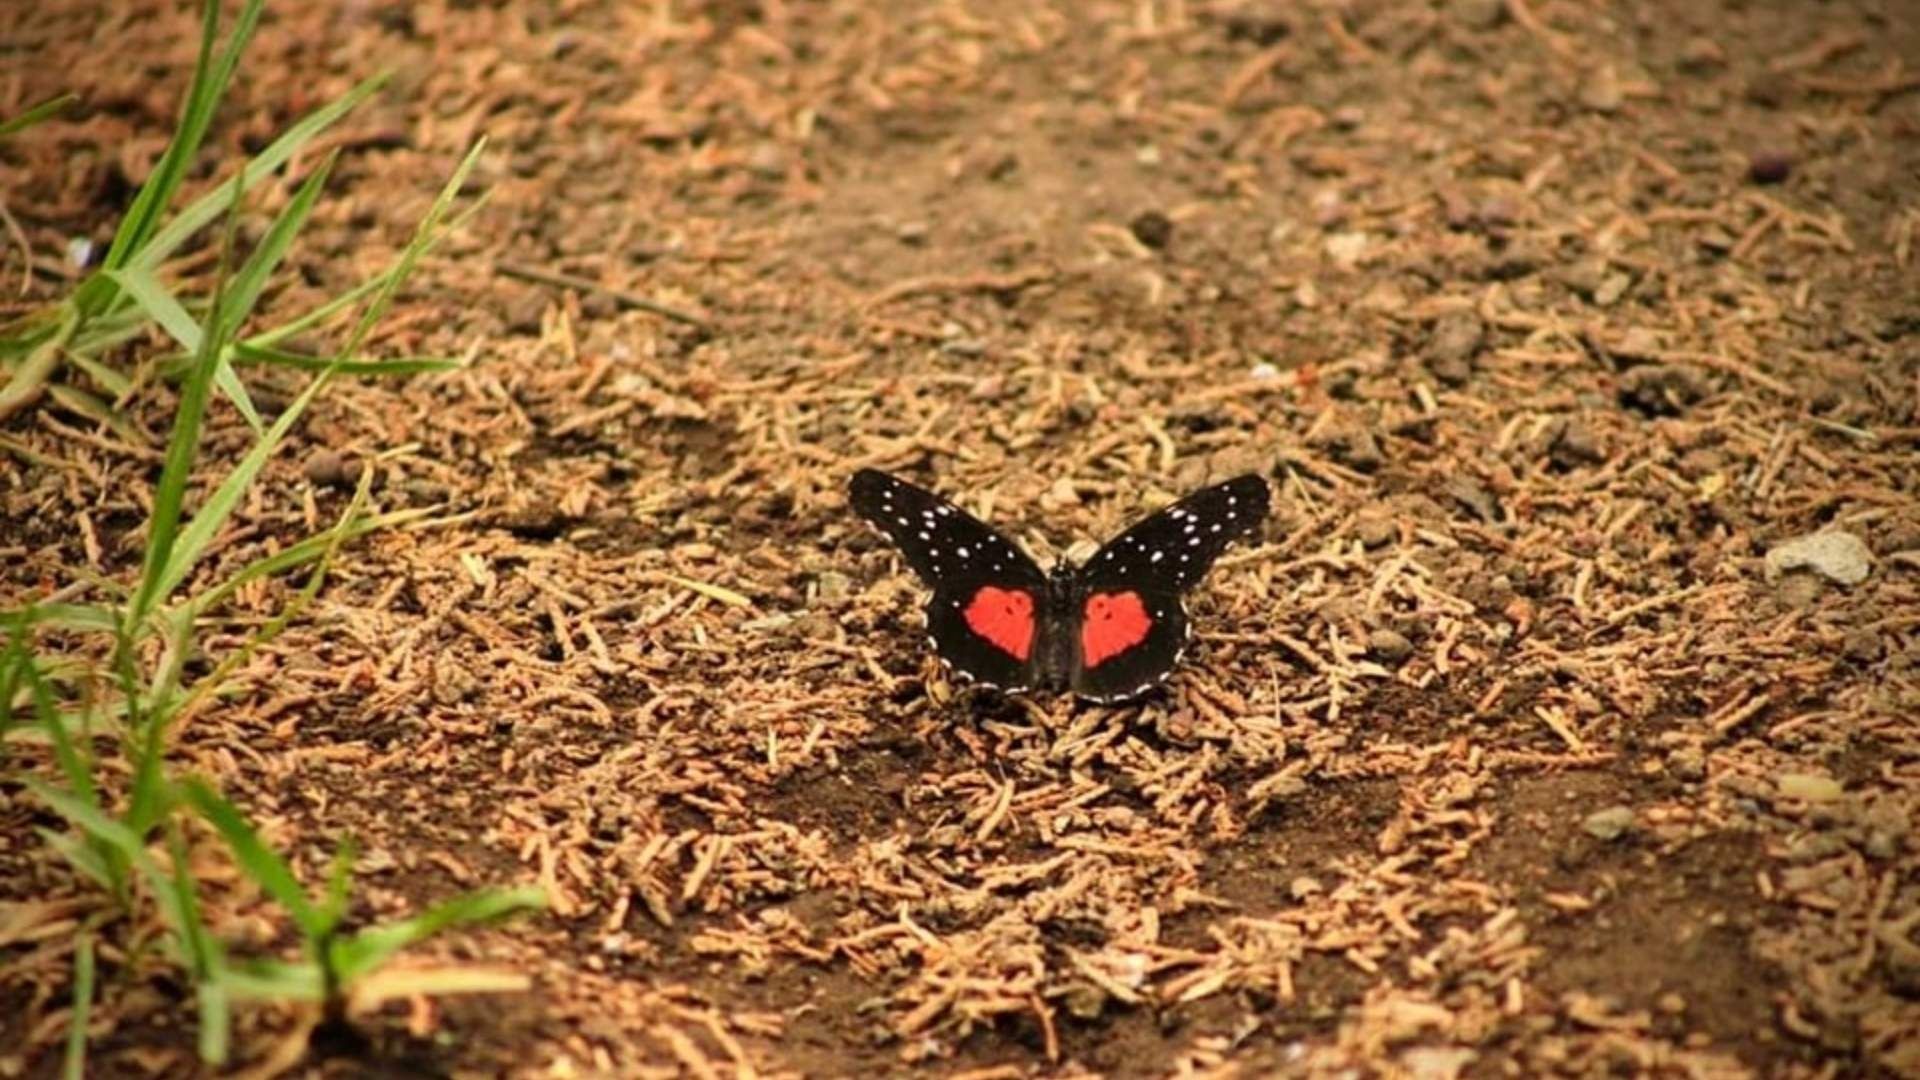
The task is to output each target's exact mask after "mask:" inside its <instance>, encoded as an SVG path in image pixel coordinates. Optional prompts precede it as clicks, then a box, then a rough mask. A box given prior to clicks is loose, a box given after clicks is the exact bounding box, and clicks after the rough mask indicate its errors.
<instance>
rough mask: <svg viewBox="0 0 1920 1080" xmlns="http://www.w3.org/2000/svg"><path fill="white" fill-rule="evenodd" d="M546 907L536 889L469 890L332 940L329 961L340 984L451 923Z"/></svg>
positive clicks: (462, 922)
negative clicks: (410, 915)
mask: <svg viewBox="0 0 1920 1080" xmlns="http://www.w3.org/2000/svg"><path fill="white" fill-rule="evenodd" d="M546 906H547V894H546V893H545V892H544V891H542V890H540V889H531V888H528V889H504V890H489V891H485V892H476V893H469V894H467V895H466V896H459V897H455V898H454V899H452V900H448V901H446V902H445V903H442V904H436V905H435V906H433V907H431V908H428V909H427V910H426V911H424V912H422V913H421V914H419V915H416V916H414V917H413V918H411V919H402V920H400V921H398V922H392V923H387V924H386V925H384V926H375V927H372V928H370V929H367V930H363V931H361V932H360V933H358V934H355V935H354V936H352V937H350V938H346V939H342V940H338V941H335V942H334V943H333V948H332V949H331V950H330V952H331V953H332V957H331V963H332V966H333V969H334V971H335V972H336V973H337V974H338V975H339V978H340V983H341V985H343V986H351V985H352V984H353V983H354V981H355V980H357V979H359V978H360V977H361V976H364V975H366V974H368V973H369V972H371V971H373V970H374V969H376V968H378V967H379V966H380V965H382V964H384V963H386V962H387V961H388V960H390V959H392V958H393V956H394V954H395V953H398V952H399V951H400V950H401V949H404V948H406V947H407V946H409V945H415V944H418V943H419V942H422V941H425V940H426V939H427V938H430V937H432V936H433V935H435V934H437V933H439V932H440V931H442V930H446V929H448V928H450V927H455V926H467V925H471V924H473V923H479V922H487V921H490V920H493V919H499V918H504V917H506V916H508V915H512V914H515V913H517V912H522V911H537V910H540V909H542V908H545V907H546Z"/></svg>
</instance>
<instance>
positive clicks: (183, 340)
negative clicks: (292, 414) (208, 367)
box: [106, 267, 261, 433]
mask: <svg viewBox="0 0 1920 1080" xmlns="http://www.w3.org/2000/svg"><path fill="white" fill-rule="evenodd" d="M106 274H107V276H108V277H109V278H111V279H113V282H114V284H116V285H118V286H120V289H121V291H122V292H124V293H126V294H127V296H128V298H130V299H131V300H132V301H133V302H134V303H135V304H137V305H139V307H140V310H142V311H144V312H146V313H147V314H148V315H150V316H152V318H153V321H154V322H156V323H158V324H159V325H160V328H161V329H162V330H165V331H166V332H167V336H168V337H171V338H172V339H173V340H175V341H177V342H179V343H180V346H181V348H184V349H186V350H187V351H188V352H189V353H196V354H197V353H198V352H199V350H200V341H201V338H202V337H203V336H204V335H203V334H202V333H201V331H200V324H199V323H197V322H194V321H193V316H192V315H190V314H188V313H187V308H186V305H185V304H182V303H181V302H180V298H179V297H177V296H175V295H173V293H172V292H170V291H169V290H168V289H167V287H166V286H164V285H162V284H161V283H160V279H159V278H157V277H155V276H154V275H153V273H152V272H151V271H148V270H144V269H141V268H140V267H127V268H125V269H121V270H109V271H106ZM237 280H238V279H237V277H236V281H237ZM254 288H255V295H256V296H257V295H258V288H259V286H257V285H255V286H254ZM228 325H233V320H232V319H229V320H228ZM213 382H214V385H215V386H217V387H219V388H220V392H221V393H222V394H225V395H226V397H227V400H229V401H231V402H233V405H234V408H236V409H239V410H240V415H241V416H242V417H244V418H245V419H246V421H247V426H249V427H251V428H253V430H254V431H255V432H256V433H258V432H259V431H260V429H261V423H260V412H259V410H258V409H256V408H254V405H253V397H252V395H250V394H248V393H247V388H246V387H245V386H244V385H242V384H241V382H240V376H239V375H237V374H236V373H235V372H234V370H233V364H232V363H231V362H230V361H229V360H228V359H227V357H226V356H224V355H222V356H221V357H220V359H219V361H218V362H217V363H216V365H215V367H214V370H213Z"/></svg>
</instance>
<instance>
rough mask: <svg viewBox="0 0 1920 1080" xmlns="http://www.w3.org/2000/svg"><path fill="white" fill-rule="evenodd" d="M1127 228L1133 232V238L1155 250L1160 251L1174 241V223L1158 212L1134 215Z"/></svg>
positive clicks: (1150, 211)
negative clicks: (1170, 241) (1168, 242)
mask: <svg viewBox="0 0 1920 1080" xmlns="http://www.w3.org/2000/svg"><path fill="white" fill-rule="evenodd" d="M1127 228H1129V229H1131V230H1132V231H1133V238H1134V239H1135V240H1138V241H1140V242H1141V243H1143V244H1145V245H1147V246H1148V247H1150V248H1152V249H1154V250H1155V251H1158V250H1160V249H1161V248H1164V247H1166V246H1167V241H1169V240H1171V239H1173V221H1172V219H1170V218H1168V217H1167V215H1165V214H1163V213H1161V212H1160V211H1158V210H1144V211H1142V212H1140V213H1139V214H1136V215H1134V219H1133V221H1131V222H1129V223H1128V225H1127Z"/></svg>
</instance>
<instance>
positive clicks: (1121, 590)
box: [1073, 475, 1271, 701]
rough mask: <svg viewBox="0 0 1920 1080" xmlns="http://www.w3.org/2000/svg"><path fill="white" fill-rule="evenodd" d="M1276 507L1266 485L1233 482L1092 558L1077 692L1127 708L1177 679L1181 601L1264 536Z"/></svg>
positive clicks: (1085, 580) (1082, 607)
mask: <svg viewBox="0 0 1920 1080" xmlns="http://www.w3.org/2000/svg"><path fill="white" fill-rule="evenodd" d="M1270 503H1271V495H1270V494H1269V492H1268V489H1267V482H1266V481H1265V480H1263V479H1261V478H1260V477H1258V476H1252V475H1249V476H1241V477H1236V478H1235V479H1232V480H1228V481H1226V482H1225V483H1221V484H1215V485H1214V486H1212V487H1209V488H1203V489H1202V490H1200V491H1196V492H1194V493H1193V494H1191V495H1189V496H1187V497H1186V498H1184V499H1181V500H1180V501H1179V502H1176V503H1174V504H1173V505H1172V506H1169V507H1167V508H1166V509H1164V510H1161V511H1159V512H1158V513H1155V514H1151V515H1148V516H1147V517H1146V518H1144V519H1142V520H1141V521H1139V522H1137V523H1136V524H1134V525H1133V526H1132V527H1131V528H1129V529H1127V531H1125V532H1123V533H1121V534H1120V535H1119V536H1117V537H1114V538H1113V540H1111V541H1109V542H1108V543H1107V545H1106V546H1105V547H1103V548H1101V549H1100V550H1099V551H1097V552H1095V553H1094V556H1093V558H1091V559H1089V560H1087V563H1086V565H1085V566H1083V567H1081V568H1080V573H1079V582H1080V589H1079V597H1078V603H1079V625H1078V627H1076V629H1075V638H1076V642H1075V644H1076V656H1077V657H1078V663H1077V664H1076V665H1075V667H1074V674H1073V688H1074V692H1075V693H1077V694H1079V695H1080V696H1081V697H1086V698H1092V699H1094V700H1096V701H1122V700H1125V699H1127V698H1131V697H1135V696H1138V695H1139V694H1142V693H1144V692H1146V691H1147V690H1150V689H1152V688H1153V687H1154V686H1155V685H1157V684H1158V683H1159V682H1160V681H1161V680H1163V679H1165V678H1166V677H1167V676H1168V675H1169V674H1170V673H1172V671H1173V669H1174V665H1176V664H1178V663H1179V662H1180V655H1181V653H1182V651H1183V650H1184V649H1185V648H1186V643H1187V613H1186V607H1185V605H1184V602H1183V600H1182V595H1183V594H1184V593H1185V592H1186V591H1187V590H1189V589H1191V588H1193V587H1194V586H1195V585H1198V584H1199V583H1200V580H1201V579H1202V578H1204V577H1206V575H1207V571H1208V570H1209V569H1211V568H1212V567H1213V564H1214V562H1215V561H1216V560H1218V559H1219V558H1220V556H1221V554H1222V553H1224V552H1225V551H1226V550H1227V548H1228V547H1229V546H1230V545H1232V544H1233V543H1234V542H1235V541H1236V540H1239V539H1241V538H1242V537H1244V536H1246V535H1247V534H1248V533H1250V532H1252V531H1254V530H1255V529H1257V528H1259V526H1260V523H1261V522H1262V521H1264V520H1266V517H1267V511H1268V508H1269V506H1270Z"/></svg>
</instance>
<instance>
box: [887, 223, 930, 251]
mask: <svg viewBox="0 0 1920 1080" xmlns="http://www.w3.org/2000/svg"><path fill="white" fill-rule="evenodd" d="M893 235H894V238H895V239H897V240H899V241H900V242H901V243H903V244H912V245H914V246H916V247H918V246H919V245H921V244H924V243H926V242H927V223H926V222H924V221H908V222H903V223H902V224H901V225H900V227H899V228H897V229H895V230H893Z"/></svg>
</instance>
